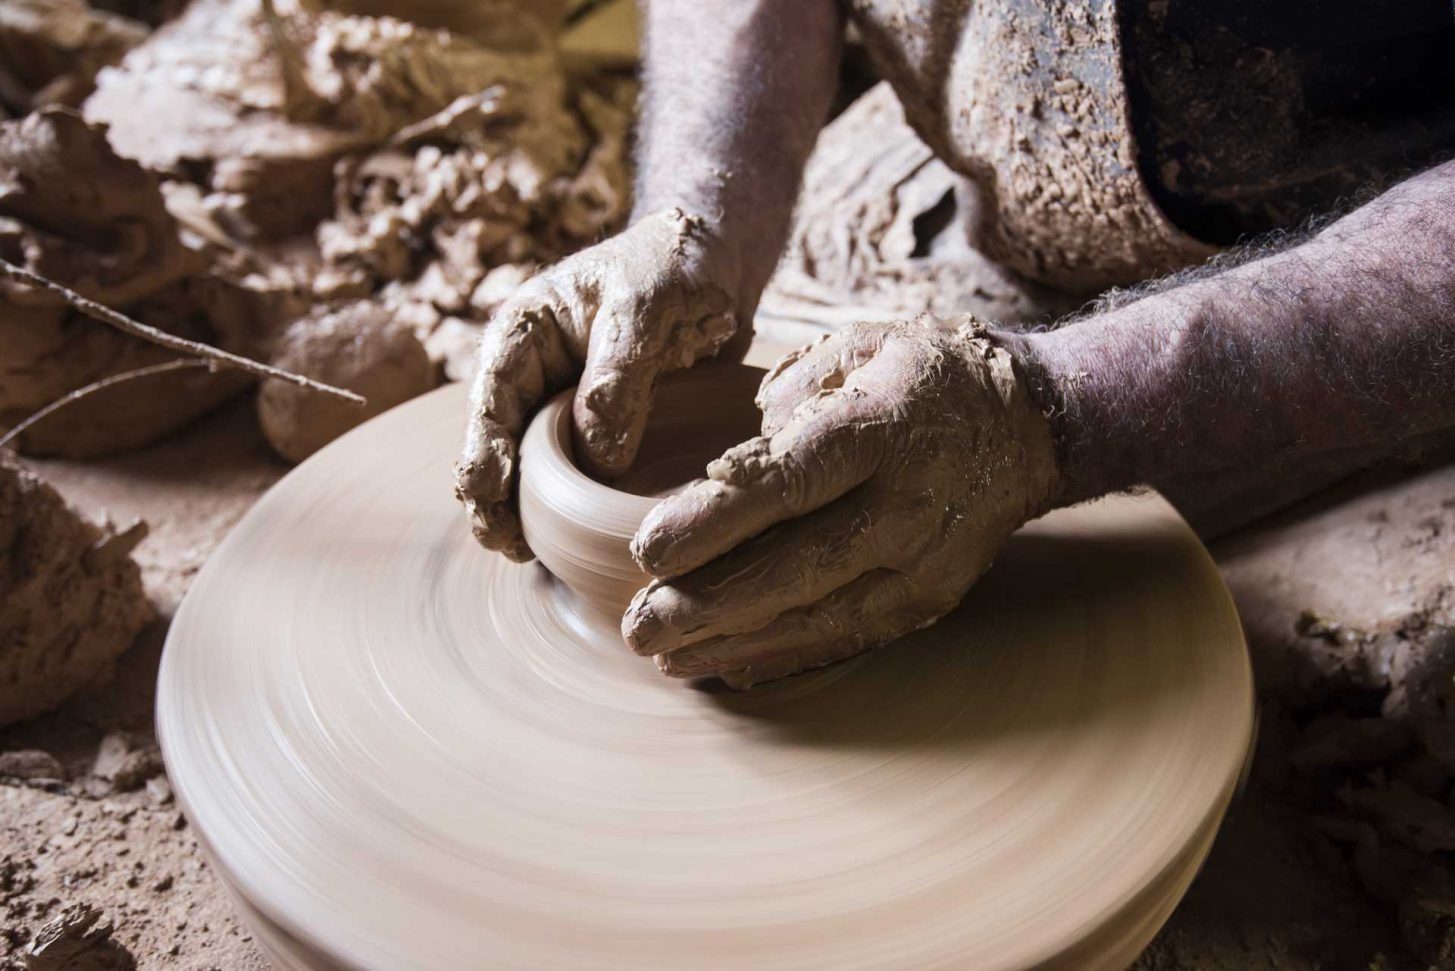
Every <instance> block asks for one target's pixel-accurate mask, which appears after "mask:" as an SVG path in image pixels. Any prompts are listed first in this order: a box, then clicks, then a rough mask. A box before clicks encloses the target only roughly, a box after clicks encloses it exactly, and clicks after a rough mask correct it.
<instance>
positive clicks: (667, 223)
mask: <svg viewBox="0 0 1455 971" xmlns="http://www.w3.org/2000/svg"><path fill="white" fill-rule="evenodd" d="M721 262H722V261H720V260H718V259H717V258H716V257H715V255H714V246H713V245H712V243H711V242H710V240H709V238H708V235H707V233H706V231H705V229H704V227H703V224H702V220H700V219H698V218H696V217H693V216H688V215H685V214H684V213H683V212H682V211H681V210H677V209H669V210H664V211H661V212H657V213H653V214H651V215H648V216H644V217H643V218H641V219H639V220H638V221H637V222H635V223H634V224H633V225H632V226H631V227H630V228H629V229H627V230H625V231H624V232H622V233H621V234H620V235H618V236H615V237H613V238H612V239H609V240H607V241H606V242H603V243H600V244H598V245H596V246H593V247H591V248H590V249H587V250H583V251H582V252H580V253H577V254H576V255H574V256H571V257H569V258H567V259H565V260H563V261H561V262H560V263H558V264H556V265H555V266H553V267H551V268H549V269H547V270H545V271H543V272H542V273H541V274H539V275H538V276H536V277H535V278H533V279H531V280H530V281H529V282H527V283H526V284H525V285H524V286H522V287H521V288H520V290H519V291H518V292H517V293H516V294H515V295H514V296H513V297H512V298H511V299H510V300H509V301H508V302H507V303H506V304H505V305H504V306H503V307H501V308H500V310H499V311H498V312H497V313H496V314H495V316H494V317H493V318H492V319H491V321H490V323H489V325H488V326H487V327H486V329H485V334H484V336H483V337H482V338H481V341H480V351H479V366H478V369H477V370H476V374H475V379H474V384H473V386H472V389H471V393H470V420H469V426H468V430H467V432H466V439H465V449H464V454H463V455H462V456H461V459H460V461H459V463H458V464H457V465H456V466H455V494H456V495H457V496H458V497H459V499H460V500H461V501H462V502H463V503H464V504H465V509H466V512H467V513H468V515H469V517H470V520H471V524H472V526H473V528H474V532H475V537H476V538H477V539H478V540H479V541H480V542H481V543H483V544H484V545H485V546H487V547H488V548H490V549H492V550H499V551H500V552H502V553H504V554H505V555H506V556H509V557H510V558H511V559H513V560H528V559H530V557H531V552H530V548H529V547H528V546H527V545H526V543H525V539H524V537H523V536H522V535H521V530H520V518H519V515H518V514H517V511H516V496H515V487H516V483H515V478H516V452H517V448H518V446H519V442H520V434H521V431H522V430H523V429H524V427H525V424H526V423H527V422H528V421H529V420H530V417H531V415H532V414H534V412H535V410H536V408H537V407H539V406H540V405H541V403H542V402H543V401H544V400H545V398H546V397H548V396H549V395H551V394H553V393H555V392H556V391H558V390H560V389H561V388H565V387H569V386H570V385H571V384H572V383H573V382H575V381H576V380H577V378H578V377H579V378H580V387H579V390H578V391H577V392H576V401H575V406H574V408H573V416H574V418H575V429H576V454H577V456H578V457H579V458H580V460H581V461H582V462H583V463H584V464H585V465H586V466H587V467H588V468H590V469H591V470H592V471H594V472H596V473H598V474H601V475H607V476H610V475H616V474H619V473H621V472H623V471H625V470H626V467H627V466H628V465H630V464H631V461H632V459H633V458H634V457H635V456H636V451H637V447H638V446H639V445H640V443H641V437H642V430H643V426H644V425H645V424H646V420H647V408H648V406H649V404H650V401H651V394H652V385H653V383H654V382H655V381H656V379H657V376H658V375H660V374H662V373H663V372H666V371H671V370H674V369H676V368H683V367H687V366H689V365H691V364H693V363H694V362H696V361H698V360H701V359H702V358H705V357H709V356H711V355H712V354H714V353H716V352H717V350H718V349H719V348H720V347H722V345H723V344H725V343H727V342H728V340H729V339H730V338H731V337H732V336H733V335H734V334H735V333H736V332H737V331H738V329H739V328H738V311H739V309H740V308H739V307H738V306H737V300H736V299H735V298H734V297H733V296H732V295H731V290H732V288H731V285H730V283H729V279H730V274H729V273H728V272H726V271H725V270H724V269H723V267H722V266H721ZM744 331H745V332H746V328H745V329H744Z"/></svg>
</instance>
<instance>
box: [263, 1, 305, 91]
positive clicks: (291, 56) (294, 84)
mask: <svg viewBox="0 0 1455 971" xmlns="http://www.w3.org/2000/svg"><path fill="white" fill-rule="evenodd" d="M261 6H262V8H263V20H264V21H265V22H266V23H267V25H268V34H269V36H270V37H271V38H272V41H273V52H274V53H275V54H277V55H278V64H279V67H280V68H281V71H282V75H283V115H284V116H285V117H288V118H293V117H294V116H295V109H296V108H298V107H301V106H302V105H303V103H304V98H305V92H306V91H307V90H308V89H307V86H306V85H305V84H304V83H303V69H302V68H301V67H300V66H299V61H300V60H301V58H300V57H299V55H298V50H297V49H296V48H295V47H294V46H293V42H292V41H290V40H289V39H288V34H287V33H286V32H285V31H284V30H283V21H282V19H281V18H280V17H279V16H278V11H277V10H276V9H274V7H273V0H261Z"/></svg>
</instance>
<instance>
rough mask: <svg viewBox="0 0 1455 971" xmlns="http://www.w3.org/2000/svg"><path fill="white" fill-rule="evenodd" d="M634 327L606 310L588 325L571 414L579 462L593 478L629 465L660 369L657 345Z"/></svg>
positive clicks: (639, 441) (638, 444)
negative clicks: (588, 336) (588, 338)
mask: <svg viewBox="0 0 1455 971" xmlns="http://www.w3.org/2000/svg"><path fill="white" fill-rule="evenodd" d="M635 323H636V321H634V320H633V319H632V318H631V317H630V316H628V315H626V314H623V313H620V312H612V311H610V310H605V309H604V310H603V312H602V313H601V314H600V315H599V316H598V317H597V318H596V321H595V323H594V325H593V327H592V331H591V343H590V347H589V350H588V351H587V355H586V366H585V368H584V369H583V370H582V372H581V383H580V385H579V386H578V387H577V389H576V400H575V402H574V403H573V405H572V410H571V414H572V417H573V418H574V419H575V421H574V423H573V424H574V426H575V440H576V455H577V458H578V460H579V461H580V462H581V464H582V465H583V466H584V467H585V468H586V470H587V471H588V472H590V473H592V474H594V475H600V476H606V477H612V476H617V475H620V474H621V473H623V472H625V471H626V470H627V469H628V468H629V467H630V466H631V463H632V460H633V459H635V458H636V456H637V449H638V448H639V447H641V444H642V433H643V432H644V431H645V430H646V427H647V413H648V411H649V409H650V408H651V404H652V386H653V385H654V384H656V381H657V376H658V375H659V374H660V373H661V372H662V370H663V364H664V362H663V361H662V354H661V348H660V347H659V346H656V345H658V344H659V342H658V341H655V340H653V339H652V336H653V335H651V334H648V333H643V332H642V330H641V329H640V328H638V327H636V326H634V324H635Z"/></svg>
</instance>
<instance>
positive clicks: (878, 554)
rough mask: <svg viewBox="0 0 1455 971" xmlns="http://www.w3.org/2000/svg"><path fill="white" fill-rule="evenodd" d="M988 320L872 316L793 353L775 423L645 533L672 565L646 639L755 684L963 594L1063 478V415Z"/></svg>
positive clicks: (675, 659) (671, 654)
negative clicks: (1041, 397) (1051, 411)
mask: <svg viewBox="0 0 1455 971" xmlns="http://www.w3.org/2000/svg"><path fill="white" fill-rule="evenodd" d="M984 333H985V331H984V328H983V327H982V326H981V325H980V324H978V323H976V322H974V321H970V320H967V319H965V318H961V319H959V320H957V321H937V320H934V319H933V318H929V317H925V318H921V319H920V320H917V321H915V322H913V323H894V324H859V325H857V326H854V327H851V328H848V329H847V330H844V331H840V332H838V333H836V334H833V335H832V336H830V337H828V338H826V339H824V340H822V341H820V342H819V343H817V344H814V345H811V346H809V347H807V348H805V349H803V350H801V351H798V352H795V353H794V354H793V355H790V356H789V357H788V358H785V359H784V360H783V361H781V362H780V363H779V364H778V365H777V367H775V368H774V370H773V372H772V373H771V374H769V375H768V377H767V378H765V379H764V381H763V385H762V388H761V390H760V391H759V394H758V405H759V407H760V408H761V409H762V411H763V432H764V435H763V436H762V437H760V438H755V439H752V440H751V441H748V442H745V443H743V444H742V445H738V446H736V447H735V448H732V449H730V450H729V451H728V452H727V453H726V454H725V455H724V456H723V457H722V458H721V459H719V460H717V461H716V462H714V463H712V465H711V466H709V467H708V478H707V480H706V481H703V482H699V483H697V484H695V485H693V486H691V487H689V488H688V489H687V490H685V491H684V492H682V493H681V494H679V495H676V496H673V497H671V498H668V499H666V500H664V501H663V502H662V503H660V504H659V505H658V506H657V507H656V508H655V509H653V510H652V512H651V513H649V514H648V516H647V518H646V519H645V520H644V521H643V523H642V526H641V529H640V530H639V531H638V533H637V535H636V537H635V539H634V540H633V542H632V553H633V555H634V556H636V558H637V561H638V562H639V563H640V564H641V566H642V567H643V568H644V569H646V570H647V571H648V572H649V573H651V574H652V575H653V576H655V577H658V578H659V579H656V580H653V581H652V583H651V584H650V585H649V586H647V587H646V588H645V589H644V590H642V591H641V592H640V593H638V594H637V596H636V598H635V599H634V600H633V601H632V603H631V606H630V607H628V608H627V612H626V615H625V616H624V617H623V619H622V633H623V635H624V636H625V638H626V640H627V643H628V644H629V645H630V646H631V647H632V649H633V650H635V651H636V652H637V653H639V654H655V655H657V656H658V657H657V662H658V665H659V666H660V667H661V668H662V669H663V670H664V671H665V672H666V673H668V674H670V675H675V676H678V677H688V676H694V675H707V674H716V675H719V676H720V677H722V678H723V680H725V681H727V682H728V683H729V684H731V685H733V686H734V687H746V686H748V685H751V684H754V683H756V682H759V681H766V680H770V679H772V678H778V677H783V676H784V675H788V674H793V673H794V672H797V671H802V670H804V669H807V668H813V667H818V666H819V665H823V664H828V663H830V662H832V661H836V660H839V659H841V658H844V657H847V656H849V655H851V654H855V653H857V652H859V651H862V650H865V649H867V648H870V647H874V646H877V645H879V644H884V643H886V642H888V641H891V640H894V639H895V638H897V637H899V636H901V635H903V634H906V633H908V632H909V631H912V630H915V629H917V628H920V627H924V626H926V625H928V624H930V623H931V622H933V621H935V620H936V619H938V618H939V617H941V616H942V615H943V614H945V613H946V612H947V611H949V610H950V609H952V608H953V607H954V606H955V605H956V604H958V603H959V602H960V599H961V597H963V596H964V595H965V592H966V591H967V590H968V589H969V588H970V585H971V584H973V583H974V582H975V580H976V579H977V578H978V577H979V576H980V575H981V574H982V573H983V572H984V571H985V570H986V568H987V567H989V565H990V562H991V559H992V558H993V557H994V555H995V553H996V551H997V550H998V549H999V547H1000V545H1001V544H1002V543H1003V542H1004V541H1005V540H1006V538H1007V537H1009V536H1010V534H1011V532H1012V531H1014V530H1015V529H1016V527H1018V526H1019V525H1020V524H1021V523H1023V522H1025V521H1026V520H1027V519H1028V518H1030V517H1033V516H1035V515H1038V514H1039V513H1041V512H1043V511H1044V510H1045V509H1046V508H1048V506H1049V503H1050V499H1051V496H1052V493H1053V491H1054V490H1055V486H1056V469H1055V461H1054V456H1053V452H1052V442H1051V435H1050V430H1049V428H1048V425H1047V422H1046V420H1045V418H1044V417H1043V416H1042V414H1041V413H1040V411H1039V410H1038V409H1037V407H1036V406H1035V405H1034V404H1033V403H1032V401H1031V400H1030V398H1029V397H1028V395H1027V393H1026V390H1025V387H1024V385H1023V382H1022V380H1021V378H1020V377H1019V376H1018V375H1017V373H1016V371H1015V370H1014V369H1013V368H1012V365H1011V358H1010V355H1009V353H1008V352H1007V351H1005V350H1004V349H1002V348H1000V347H998V346H996V345H994V344H992V343H991V342H990V341H989V340H987V339H986V338H985V336H984Z"/></svg>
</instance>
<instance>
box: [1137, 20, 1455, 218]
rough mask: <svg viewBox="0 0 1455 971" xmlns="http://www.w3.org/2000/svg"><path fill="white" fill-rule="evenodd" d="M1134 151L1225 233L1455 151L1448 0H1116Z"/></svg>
mask: <svg viewBox="0 0 1455 971" xmlns="http://www.w3.org/2000/svg"><path fill="white" fill-rule="evenodd" d="M1118 18H1119V21H1120V26H1121V31H1120V33H1121V36H1122V56H1123V64H1124V70H1125V78H1126V86H1127V96H1128V103H1129V105H1130V109H1131V121H1132V134H1133V137H1134V140H1135V142H1136V146H1137V161H1138V166H1139V168H1140V169H1141V172H1142V177H1143V179H1144V181H1145V182H1146V184H1147V187H1148V189H1149V190H1150V192H1151V193H1152V196H1153V198H1154V199H1155V200H1156V201H1157V204H1158V205H1159V206H1160V207H1161V208H1162V209H1163V211H1164V212H1166V213H1167V215H1168V216H1169V217H1170V218H1171V219H1172V221H1173V222H1174V223H1175V224H1176V225H1177V226H1178V227H1179V228H1180V229H1182V230H1184V231H1185V232H1188V233H1189V234H1191V235H1192V236H1195V237H1197V238H1198V239H1201V240H1203V241H1204V242H1209V243H1215V244H1219V245H1224V244H1229V243H1233V242H1236V241H1237V240H1239V239H1241V238H1245V237H1247V236H1251V235H1256V234H1259V233H1264V232H1267V231H1269V230H1272V229H1278V228H1290V227H1294V226H1297V225H1299V224H1300V223H1302V222H1304V221H1305V220H1307V219H1308V218H1309V217H1311V216H1316V215H1320V214H1323V213H1327V212H1330V211H1333V210H1335V209H1337V208H1340V207H1341V205H1347V203H1348V202H1349V201H1350V200H1351V198H1352V197H1353V196H1355V194H1356V193H1358V192H1359V191H1360V190H1361V189H1365V188H1369V187H1374V188H1382V187H1384V186H1387V185H1388V184H1389V183H1391V182H1392V181H1394V180H1395V179H1397V178H1399V177H1401V176H1405V175H1408V174H1411V173H1412V172H1415V171H1418V170H1420V169H1422V168H1426V167H1428V166H1430V165H1431V164H1434V163H1435V162H1438V161H1441V160H1443V159H1444V158H1447V157H1450V156H1451V154H1452V153H1455V11H1452V7H1451V4H1450V0H1389V2H1379V0H1305V2H1296V0H1120V3H1119V5H1118Z"/></svg>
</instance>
